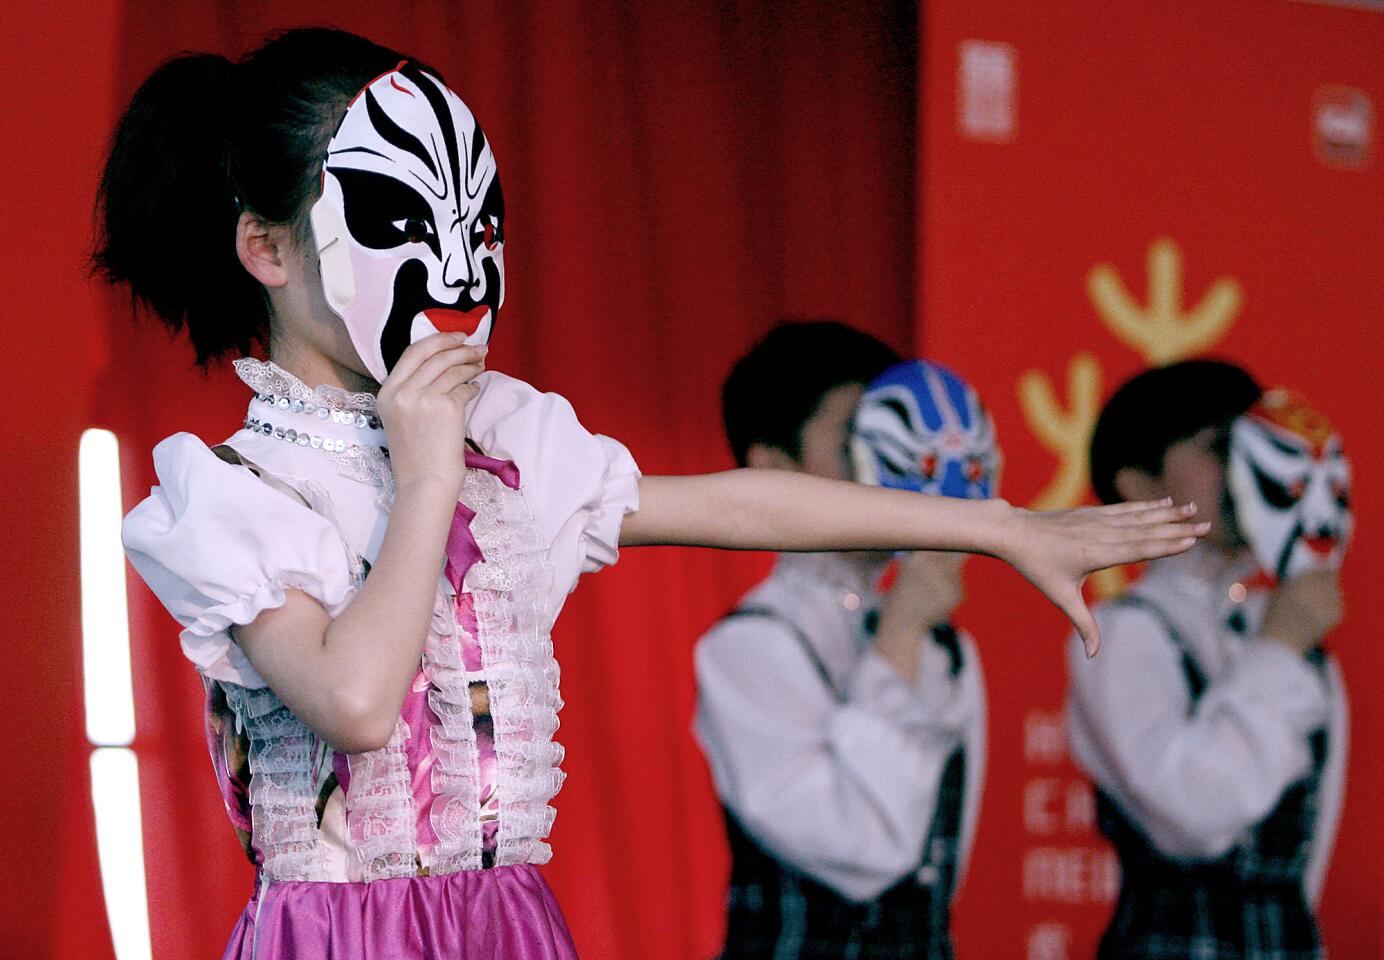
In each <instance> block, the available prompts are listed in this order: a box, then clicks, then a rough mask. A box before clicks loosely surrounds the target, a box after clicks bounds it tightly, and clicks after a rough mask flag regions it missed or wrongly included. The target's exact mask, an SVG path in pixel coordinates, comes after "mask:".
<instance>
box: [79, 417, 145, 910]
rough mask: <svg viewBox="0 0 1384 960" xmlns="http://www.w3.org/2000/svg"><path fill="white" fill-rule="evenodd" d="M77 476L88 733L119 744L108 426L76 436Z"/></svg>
mask: <svg viewBox="0 0 1384 960" xmlns="http://www.w3.org/2000/svg"><path fill="white" fill-rule="evenodd" d="M77 476H78V491H79V493H78V502H79V504H80V510H81V537H82V677H83V687H84V689H85V692H86V726H87V737H88V739H90V740H91V742H92V743H94V744H96V745H97V746H101V747H123V746H128V745H129V744H130V743H132V742H133V741H134V738H135V704H134V688H133V685H132V683H131V680H130V626H129V624H130V619H129V612H128V610H127V608H126V603H125V552H124V550H123V549H122V548H121V545H120V521H121V516H122V514H123V510H122V508H121V500H120V448H119V445H118V444H117V443H116V439H115V434H113V433H111V432H110V431H109V430H87V431H85V432H84V433H83V434H82V442H81V446H80V448H79V449H78V454H77ZM141 889H143V888H141Z"/></svg>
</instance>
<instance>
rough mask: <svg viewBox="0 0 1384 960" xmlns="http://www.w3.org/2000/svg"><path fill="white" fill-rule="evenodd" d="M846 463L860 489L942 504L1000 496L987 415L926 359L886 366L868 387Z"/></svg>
mask: <svg viewBox="0 0 1384 960" xmlns="http://www.w3.org/2000/svg"><path fill="white" fill-rule="evenodd" d="M851 457H852V460H853V461H854V463H855V471H856V479H857V480H859V481H861V482H862V483H869V484H873V485H876V486H882V487H890V488H893V489H896V490H912V491H915V492H917V493H930V494H937V495H941V496H945V497H966V498H971V499H977V498H986V497H993V496H997V495H998V490H999V472H1000V452H999V447H998V446H996V444H995V427H994V423H993V421H992V420H991V419H990V414H989V413H988V412H987V411H986V410H985V408H984V407H983V406H982V405H981V402H980V396H979V395H978V394H977V393H976V391H975V388H974V387H972V386H971V385H970V384H969V383H967V382H966V381H965V380H962V379H961V378H960V377H958V376H957V375H956V374H954V373H952V372H951V371H950V370H948V369H947V368H946V367H943V366H940V365H938V364H935V363H930V362H928V361H926V360H909V361H906V362H904V363H900V364H898V365H896V366H893V367H890V368H889V369H888V370H886V371H885V372H884V373H882V374H880V375H879V376H878V377H876V378H875V379H874V380H873V381H872V382H871V383H870V384H869V385H868V386H867V387H866V388H865V393H864V395H863V396H862V397H861V399H860V405H859V407H857V408H856V414H855V426H854V428H853V433H852V437H851Z"/></svg>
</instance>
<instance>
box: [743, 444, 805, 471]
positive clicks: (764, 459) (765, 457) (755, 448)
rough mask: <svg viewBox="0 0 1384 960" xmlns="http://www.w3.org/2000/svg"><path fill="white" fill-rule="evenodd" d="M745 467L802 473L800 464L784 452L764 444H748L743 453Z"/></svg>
mask: <svg viewBox="0 0 1384 960" xmlns="http://www.w3.org/2000/svg"><path fill="white" fill-rule="evenodd" d="M745 466H747V467H756V468H759V469H765V468H768V469H770V470H796V471H798V472H802V464H800V463H798V461H796V460H794V459H793V458H792V457H790V456H789V455H788V453H787V452H786V451H784V450H780V449H779V448H778V447H771V446H769V445H768V444H764V443H752V444H750V446H749V448H748V449H747V450H746V451H745Z"/></svg>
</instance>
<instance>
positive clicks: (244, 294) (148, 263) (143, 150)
mask: <svg viewBox="0 0 1384 960" xmlns="http://www.w3.org/2000/svg"><path fill="white" fill-rule="evenodd" d="M405 59H410V60H411V59H412V58H409V57H406V56H405V55H404V54H401V53H399V52H398V51H395V50H390V49H389V48H387V47H382V46H379V45H378V44H375V43H371V42H370V41H369V40H366V39H364V38H362V37H358V36H356V35H355V34H351V33H347V32H345V31H342V30H332V29H327V28H320V27H312V28H303V29H297V30H290V31H288V32H286V33H284V34H281V35H279V36H278V37H275V38H273V39H271V40H269V41H268V42H267V43H265V44H264V45H263V46H262V47H260V48H259V49H258V50H255V51H253V52H252V53H249V54H247V55H246V56H245V57H243V58H242V59H241V60H240V61H238V62H233V61H231V60H229V59H227V58H226V57H222V56H218V55H215V54H206V53H194V54H186V55H183V56H179V57H176V58H174V59H172V60H169V61H168V62H167V63H165V64H163V65H162V66H161V67H159V68H158V69H157V70H155V71H154V72H153V73H152V74H150V76H149V78H148V79H146V80H145V81H144V83H143V84H142V85H141V86H140V88H139V90H138V91H136V93H135V95H134V98H133V99H132V100H131V101H130V105H129V107H128V108H127V109H126V110H125V114H124V116H123V117H122V118H121V119H120V122H119V124H118V125H117V127H116V130H115V135H114V137H113V139H112V142H111V149H110V155H109V156H108V157H107V159H106V167H105V172H104V173H103V174H102V177H101V186H100V189H99V191H98V193H97V198H96V220H97V231H98V236H97V240H96V246H95V250H94V252H93V254H92V261H93V264H94V267H95V269H96V271H97V272H98V273H100V274H102V275H104V277H105V278H106V279H107V280H108V281H110V282H111V283H114V284H121V283H123V284H127V285H128V286H129V289H130V293H131V295H132V299H133V302H134V304H135V305H136V307H138V306H143V307H145V308H147V309H148V310H150V311H151V312H152V313H154V314H155V315H156V316H157V317H158V318H159V319H160V320H162V321H163V322H164V323H165V324H167V325H168V326H169V327H170V328H171V329H172V330H174V331H175V332H176V331H180V330H183V329H184V328H186V330H187V331H188V335H189V336H190V338H191V339H192V343H193V346H194V347H195V348H196V351H197V362H198V363H199V364H201V365H203V366H206V365H207V364H208V363H210V362H211V361H213V360H216V359H219V358H222V357H225V356H227V355H235V354H243V353H247V352H248V351H249V349H250V347H251V345H252V344H253V343H256V342H258V343H264V342H265V341H266V339H267V336H268V332H269V331H268V327H269V305H268V300H267V298H266V295H265V291H264V288H263V287H262V286H261V285H260V284H259V283H258V282H257V281H256V280H255V279H254V278H253V277H252V276H250V274H248V273H247V272H246V271H245V269H244V268H243V267H242V266H241V263H240V260H239V257H238V256H237V255H236V249H235V231H236V224H237V222H238V221H239V218H240V214H241V211H243V210H248V211H251V212H253V213H255V214H257V215H259V216H260V217H263V218H264V219H265V220H266V221H268V222H270V223H273V224H292V225H294V226H295V227H297V228H299V233H298V239H299V240H300V241H302V240H306V238H307V236H308V233H307V229H306V228H305V223H306V219H307V218H306V213H307V210H308V208H309V207H310V206H311V205H312V203H313V202H314V201H315V200H316V197H317V194H318V192H319V190H320V185H321V169H322V159H323V156H324V155H325V153H326V150H327V143H328V142H329V141H330V140H331V137H332V134H333V133H334V132H335V130H336V127H337V125H338V124H339V123H340V121H341V117H342V115H343V114H344V113H345V111H346V108H347V106H349V105H350V102H351V100H352V99H353V98H354V97H355V96H356V94H357V93H359V92H360V91H361V89H363V88H364V87H365V86H366V84H368V83H369V82H370V81H371V80H373V79H374V78H375V77H378V76H379V75H380V74H382V73H386V72H388V71H389V70H391V69H393V68H394V67H395V66H396V65H397V64H398V63H399V61H401V60H405ZM415 62H416V61H415ZM420 66H422V65H421V64H420ZM425 69H429V72H431V73H434V74H435V75H436V71H433V70H431V69H430V68H425Z"/></svg>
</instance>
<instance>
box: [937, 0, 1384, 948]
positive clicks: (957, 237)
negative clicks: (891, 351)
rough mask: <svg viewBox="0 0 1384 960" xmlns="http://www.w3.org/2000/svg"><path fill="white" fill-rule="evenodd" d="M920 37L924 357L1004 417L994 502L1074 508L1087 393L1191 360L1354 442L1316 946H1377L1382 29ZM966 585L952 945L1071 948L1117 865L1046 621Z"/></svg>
mask: <svg viewBox="0 0 1384 960" xmlns="http://www.w3.org/2000/svg"><path fill="white" fill-rule="evenodd" d="M922 37H923V40H922V48H921V49H922V62H923V63H924V69H923V70H922V71H921V76H920V103H921V104H922V108H921V109H922V117H923V119H922V121H921V122H920V125H919V136H920V149H919V162H920V178H921V179H920V182H921V183H922V185H923V186H922V188H921V190H920V196H919V202H920V211H921V213H920V236H921V237H922V238H923V239H922V242H921V244H920V250H919V270H920V277H921V281H920V287H919V310H920V312H919V317H920V323H919V329H920V331H921V332H922V340H921V346H922V347H923V348H924V349H925V350H926V351H927V353H928V354H929V355H930V356H933V357H935V358H937V359H939V360H942V361H944V362H947V363H950V364H953V365H955V366H956V367H957V368H958V369H959V370H960V371H962V372H964V373H965V374H966V375H967V376H969V377H971V378H972V379H973V380H974V381H975V382H976V384H977V386H978V387H979V389H980V392H981V394H982V396H984V397H985V398H986V399H987V401H988V402H989V403H990V404H991V405H992V407H993V408H994V410H995V413H996V418H997V421H998V427H999V436H1000V441H1001V443H1002V445H1003V447H1004V450H1005V453H1006V455H1007V468H1006V476H1005V484H1006V489H1005V491H1004V492H1005V494H1006V495H1007V496H1008V497H1009V498H1011V499H1012V500H1014V501H1015V502H1019V503H1031V502H1034V501H1035V500H1036V499H1040V498H1041V499H1045V500H1046V501H1047V502H1049V503H1051V504H1053V505H1060V504H1061V503H1062V502H1063V501H1064V500H1070V499H1073V498H1077V497H1086V496H1088V493H1087V491H1086V490H1085V489H1084V487H1083V486H1082V484H1081V483H1080V482H1077V483H1076V484H1073V483H1071V482H1068V481H1067V480H1066V479H1064V477H1075V478H1078V480H1080V478H1082V477H1083V476H1084V463H1083V462H1082V461H1081V448H1082V447H1084V444H1085V440H1086V435H1087V431H1088V430H1089V425H1090V420H1091V418H1092V417H1093V415H1094V413H1095V411H1096V409H1097V407H1098V403H1099V401H1100V400H1102V399H1104V398H1105V397H1106V396H1108V395H1109V393H1110V392H1111V391H1112V390H1113V389H1114V387H1115V386H1116V385H1117V384H1118V383H1119V382H1120V381H1122V380H1123V379H1124V378H1126V377H1127V376H1129V375H1131V374H1133V373H1134V372H1136V371H1137V370H1139V369H1140V368H1142V367H1144V366H1146V365H1148V364H1149V363H1150V362H1154V361H1156V360H1167V359H1171V358H1173V357H1176V356H1183V355H1188V354H1194V353H1201V352H1205V351H1207V350H1210V351H1212V352H1214V353H1216V354H1219V355H1223V356H1227V357H1230V358H1233V359H1235V360H1238V361H1241V362H1243V363H1245V364H1246V365H1248V367H1249V368H1250V369H1252V370H1253V371H1254V372H1255V373H1256V374H1257V375H1258V376H1259V377H1260V378H1261V379H1262V380H1263V381H1264V382H1266V383H1269V384H1274V383H1285V384H1292V385H1295V386H1298V387H1299V388H1301V389H1303V390H1305V391H1306V392H1307V393H1308V395H1309V396H1310V397H1311V398H1312V399H1313V400H1314V401H1315V402H1316V403H1317V404H1318V405H1319V406H1321V407H1322V408H1324V409H1325V410H1326V411H1327V412H1328V413H1329V414H1330V415H1331V416H1332V417H1333V418H1334V419H1335V420H1336V422H1337V424H1338V426H1339V427H1340V428H1341V429H1342V431H1343V433H1344V435H1345V438H1346V442H1347V444H1348V447H1349V451H1350V453H1351V455H1352V456H1353V459H1354V464H1355V468H1356V476H1357V481H1356V490H1357V491H1358V498H1357V507H1356V509H1357V517H1358V538H1357V541H1356V545H1355V548H1354V550H1353V553H1352V555H1351V556H1350V558H1349V559H1348V562H1347V566H1346V571H1345V590H1346V595H1347V608H1348V615H1347V619H1346V623H1345V624H1344V625H1343V627H1342V628H1341V629H1340V630H1339V631H1338V632H1337V633H1336V634H1335V635H1333V637H1332V640H1331V645H1332V648H1333V649H1334V650H1335V651H1336V652H1337V653H1338V655H1339V656H1340V659H1341V662H1342V664H1343V666H1344V669H1345V674H1346V678H1347V682H1348V684H1349V686H1350V700H1351V707H1352V710H1353V714H1354V717H1353V719H1354V723H1353V727H1354V729H1353V742H1352V749H1351V755H1350V782H1349V789H1348V799H1347V803H1346V808H1345V815H1344V820H1343V821H1342V825H1341V833H1340V838H1339V840H1338V842H1337V844H1336V853H1335V858H1334V861H1333V864H1332V869H1331V873H1330V876H1329V882H1328V884H1327V889H1326V899H1325V904H1324V907H1323V917H1324V925H1325V931H1326V937H1327V941H1328V943H1329V945H1330V946H1331V948H1332V951H1333V954H1334V955H1336V956H1341V957H1351V958H1356V957H1360V958H1364V957H1375V956H1378V955H1379V950H1380V917H1381V896H1380V888H1381V885H1380V880H1381V864H1382V863H1384V829H1382V828H1381V826H1380V822H1379V818H1378V811H1379V807H1380V801H1381V790H1382V789H1384V784H1381V777H1380V767H1379V763H1378V759H1377V758H1378V756H1379V754H1380V752H1381V750H1382V749H1384V741H1382V740H1381V729H1384V728H1382V727H1381V720H1384V707H1381V702H1384V698H1381V696H1380V694H1381V692H1384V690H1382V688H1381V679H1380V678H1381V677H1384V651H1381V648H1380V645H1379V644H1378V643H1377V642H1376V637H1377V635H1378V633H1379V630H1380V627H1381V625H1384V601H1381V598H1380V594H1379V592H1378V591H1377V590H1376V589H1374V585H1375V584H1376V583H1377V582H1378V581H1379V579H1380V577H1381V576H1384V558H1381V549H1380V543H1381V536H1384V531H1381V529H1380V524H1381V519H1384V518H1381V515H1380V511H1381V504H1384V498H1381V496H1380V490H1381V489H1384V460H1381V457H1380V453H1379V450H1380V449H1381V446H1384V421H1381V420H1380V418H1379V417H1378V402H1377V400H1376V399H1375V397H1374V394H1375V392H1376V391H1375V387H1374V384H1375V383H1376V381H1377V379H1378V375H1379V372H1380V364H1379V360H1378V352H1379V349H1380V347H1381V340H1382V338H1381V334H1380V332H1379V321H1380V317H1381V315H1384V280H1381V274H1380V270H1379V264H1380V257H1381V254H1384V180H1382V179H1381V165H1380V161H1379V157H1378V155H1377V147H1378V131H1377V129H1375V130H1374V131H1373V132H1370V131H1368V129H1367V128H1368V126H1369V120H1370V116H1369V113H1368V112H1366V111H1365V110H1364V109H1363V108H1362V106H1361V104H1362V102H1364V101H1368V102H1370V103H1372V104H1373V112H1374V114H1375V115H1377V112H1378V109H1379V107H1380V106H1381V104H1384V66H1382V65H1384V60H1381V58H1380V56H1379V54H1380V51H1381V50H1384V13H1380V12H1376V11H1368V10H1362V9H1349V8H1346V7H1332V6H1325V5H1312V4H1305V3H1287V2H1252V0H1237V2H1227V3H1219V4H1192V3H1177V4H1146V3H1129V2H1120V3H1114V4H1112V3H1108V2H1107V3H1096V2H1080V3H1066V4H1056V5H1054V4H1044V5H1015V4H1010V3H999V2H993V0H983V2H976V0H968V2H964V3H963V2H954V0H935V2H933V3H931V4H928V5H927V7H926V8H925V13H924V23H923V28H922ZM977 41H978V42H979V45H978V46H977V45H975V42H977ZM1361 98H1364V101H1362V99H1361ZM1324 134H1325V135H1326V136H1323V135H1324ZM1370 142H1373V148H1371V147H1370V146H1369V144H1370ZM1371 150H1372V151H1373V152H1371ZM1102 265H1103V266H1102ZM1113 281H1118V282H1113ZM1121 284H1122V285H1123V288H1124V289H1123V292H1121V291H1120V290H1119V289H1118V287H1119V285H1121ZM971 587H972V590H973V592H974V594H975V595H976V596H978V597H981V598H983V600H984V602H983V603H971V604H968V605H967V607H966V608H965V610H964V617H963V619H965V620H966V622H967V623H968V624H969V625H970V626H971V627H972V628H973V629H974V631H975V633H976V634H977V636H979V637H980V638H981V642H982V646H983V648H984V650H985V654H986V665H987V667H988V674H989V681H990V702H991V704H992V712H991V743H992V751H993V756H992V762H991V765H990V777H989V782H988V784H987V789H986V795H985V805H984V809H983V813H982V817H981V824H980V833H979V838H978V842H977V846H976V854H975V863H974V866H973V867H972V868H971V873H970V876H969V879H968V881H967V888H966V893H965V894H964V895H963V901H962V903H961V905H960V909H959V911H958V914H957V939H958V943H959V946H960V953H961V955H963V956H967V955H969V956H977V957H989V956H1004V957H1028V958H1033V960H1059V958H1062V957H1083V956H1089V955H1090V954H1091V951H1092V949H1093V945H1094V942H1095V938H1096V937H1097V936H1098V934H1099V931H1100V930H1101V929H1102V928H1103V925H1104V921H1105V918H1106V917H1107V916H1108V912H1109V909H1110V897H1111V894H1112V892H1113V889H1114V887H1115V883H1116V882H1117V876H1116V875H1114V874H1112V873H1111V866H1112V863H1111V860H1110V855H1109V851H1108V849H1107V848H1105V846H1104V844H1103V843H1102V842H1101V841H1100V839H1099V837H1098V836H1097V835H1096V834H1095V832H1094V830H1093V829H1092V827H1091V825H1090V806H1089V792H1088V790H1087V789H1086V788H1085V786H1084V784H1083V782H1082V780H1081V779H1080V777H1079V776H1078V775H1077V774H1076V772H1075V770H1074V768H1072V767H1071V765H1070V763H1069V762H1068V761H1067V760H1066V759H1065V756H1064V751H1063V744H1062V739H1061V727H1060V711H1061V707H1062V702H1063V687H1064V669H1063V665H1062V660H1061V657H1060V648H1059V640H1060V639H1061V637H1062V636H1063V634H1064V631H1065V626H1064V623H1063V621H1062V620H1061V618H1060V617H1059V616H1058V615H1057V614H1056V612H1055V611H1052V610H1047V609H1035V608H1034V599H1033V594H1032V593H1031V591H1029V590H1028V589H1027V588H1026V587H1024V586H1022V585H1021V584H1020V583H1019V581H1018V579H1017V577H1014V576H1012V575H1009V574H1007V573H1006V572H1005V571H1003V570H1001V569H1000V568H999V567H998V565H996V564H976V565H975V567H974V569H973V570H972V581H971ZM996 903H1003V904H1005V905H1006V913H1005V916H1004V918H1003V922H1001V923H999V924H997V923H996V922H995V920H994V915H993V908H994V905H995V904H996Z"/></svg>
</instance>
